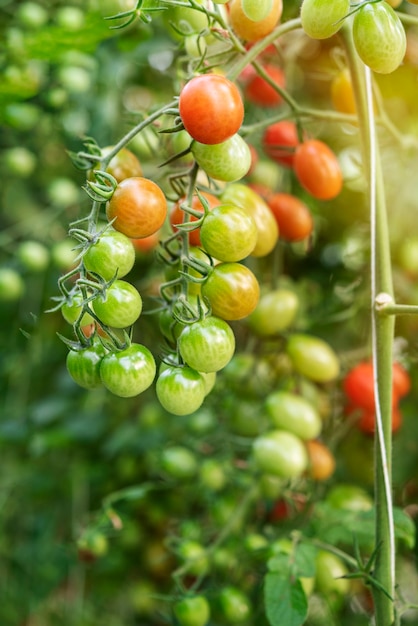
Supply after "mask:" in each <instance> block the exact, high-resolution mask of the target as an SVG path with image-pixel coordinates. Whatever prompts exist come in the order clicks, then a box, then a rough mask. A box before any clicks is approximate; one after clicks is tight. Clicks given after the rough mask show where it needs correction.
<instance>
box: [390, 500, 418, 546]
mask: <svg viewBox="0 0 418 626" xmlns="http://www.w3.org/2000/svg"><path fill="white" fill-rule="evenodd" d="M393 520H394V524H395V537H396V539H398V540H399V541H402V542H403V543H404V544H405V547H406V548H408V549H409V550H412V549H413V548H414V546H415V541H416V529H415V524H414V521H413V520H412V518H411V517H410V516H409V515H408V514H407V513H405V511H404V510H403V509H399V508H396V507H395V508H394V509H393Z"/></svg>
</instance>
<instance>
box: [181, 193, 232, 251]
mask: <svg viewBox="0 0 418 626" xmlns="http://www.w3.org/2000/svg"><path fill="white" fill-rule="evenodd" d="M200 195H201V196H202V197H203V198H204V199H205V200H207V202H208V204H209V209H213V207H215V206H218V205H219V204H220V203H221V201H220V200H219V198H217V197H216V196H214V195H212V194H210V193H207V192H206V191H201V192H200ZM184 202H185V198H180V199H179V200H177V202H176V203H175V204H174V205H173V207H172V209H171V211H170V215H169V219H170V224H171V226H172V228H173V230H174V231H176V230H178V229H177V228H176V225H177V224H183V222H184V218H185V212H184V211H183V210H182V208H181V206H182V204H183V203H184ZM192 209H193V210H194V211H199V212H200V213H202V214H203V212H204V208H203V205H202V203H201V201H200V199H199V196H198V195H197V194H194V196H193V198H192ZM197 219H198V218H197V217H195V216H194V215H190V216H189V221H190V222H196V221H197ZM189 242H190V244H191V245H192V246H196V247H200V246H201V245H202V244H201V242H200V228H196V229H195V230H191V231H189Z"/></svg>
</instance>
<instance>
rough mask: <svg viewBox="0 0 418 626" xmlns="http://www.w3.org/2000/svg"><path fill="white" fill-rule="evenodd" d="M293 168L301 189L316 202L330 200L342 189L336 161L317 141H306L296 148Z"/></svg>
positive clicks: (329, 151)
mask: <svg viewBox="0 0 418 626" xmlns="http://www.w3.org/2000/svg"><path fill="white" fill-rule="evenodd" d="M293 168H294V170H295V174H296V176H297V178H298V180H299V182H300V184H301V185H302V187H303V188H304V189H306V191H307V192H308V193H310V194H311V195H312V196H313V197H314V198H317V199H318V200H331V199H332V198H335V197H336V196H338V194H339V193H340V191H341V189H342V186H343V176H342V172H341V168H340V164H339V163H338V159H337V157H336V156H335V154H334V152H333V151H332V150H331V148H329V147H328V146H327V145H326V144H325V143H324V142H323V141H320V140H319V139H308V140H307V141H304V142H303V143H301V144H300V145H299V146H298V147H297V148H296V152H295V158H294V161H293Z"/></svg>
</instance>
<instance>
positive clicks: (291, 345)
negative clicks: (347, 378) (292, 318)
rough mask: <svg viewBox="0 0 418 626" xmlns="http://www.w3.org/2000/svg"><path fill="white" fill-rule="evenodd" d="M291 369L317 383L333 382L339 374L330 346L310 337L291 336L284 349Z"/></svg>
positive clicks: (337, 362)
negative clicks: (291, 366) (290, 363)
mask: <svg viewBox="0 0 418 626" xmlns="http://www.w3.org/2000/svg"><path fill="white" fill-rule="evenodd" d="M286 352H287V354H288V355H289V357H290V360H291V362H292V365H293V367H294V368H295V370H296V371H297V372H299V374H302V375H303V376H306V378H309V379H310V380H313V381H315V382H317V383H327V382H330V381H332V380H335V379H336V378H337V376H338V374H339V373H340V363H339V360H338V357H337V355H336V354H335V352H334V350H333V349H332V348H331V346H330V345H329V344H328V343H327V342H326V341H324V340H323V339H320V338H319V337H314V336H312V335H305V334H294V335H291V336H290V338H289V340H288V342H287V347H286Z"/></svg>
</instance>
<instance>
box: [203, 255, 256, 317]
mask: <svg viewBox="0 0 418 626" xmlns="http://www.w3.org/2000/svg"><path fill="white" fill-rule="evenodd" d="M202 296H203V297H204V298H207V299H208V300H209V303H210V306H211V308H212V313H213V315H215V316H216V317H220V318H221V319H224V320H239V319H242V318H244V317H246V316H247V315H249V314H250V313H251V312H252V311H254V309H255V307H256V306H257V302H258V299H259V296H260V286H259V284H258V281H257V279H256V277H255V276H254V274H253V272H252V271H251V270H250V269H249V268H248V267H246V266H245V265H241V264H240V263H220V264H219V265H216V266H215V267H214V268H213V269H212V271H211V272H210V274H209V275H208V277H207V278H206V281H205V282H204V283H203V285H202Z"/></svg>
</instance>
